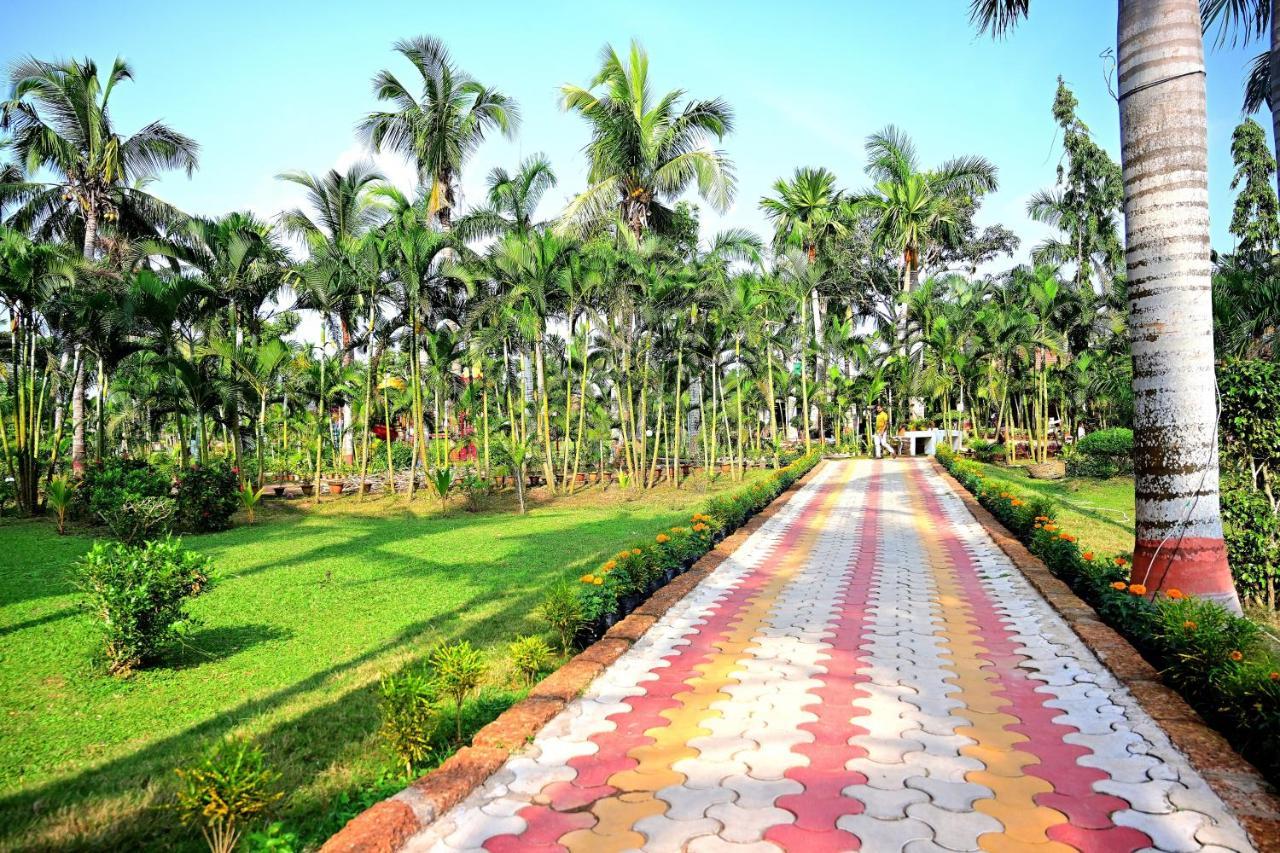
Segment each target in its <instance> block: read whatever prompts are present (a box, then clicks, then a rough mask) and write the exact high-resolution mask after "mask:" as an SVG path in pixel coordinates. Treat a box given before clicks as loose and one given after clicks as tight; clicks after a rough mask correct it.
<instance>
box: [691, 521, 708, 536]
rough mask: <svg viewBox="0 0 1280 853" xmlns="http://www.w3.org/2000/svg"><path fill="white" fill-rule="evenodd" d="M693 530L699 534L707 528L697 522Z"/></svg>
mask: <svg viewBox="0 0 1280 853" xmlns="http://www.w3.org/2000/svg"><path fill="white" fill-rule="evenodd" d="M693 529H694V530H696V531H698V532H699V533H701V532H703V531H704V530H706V529H707V526H706V525H705V524H703V523H702V522H701V521H699V522H698V523H697V524H695V525H694V526H693Z"/></svg>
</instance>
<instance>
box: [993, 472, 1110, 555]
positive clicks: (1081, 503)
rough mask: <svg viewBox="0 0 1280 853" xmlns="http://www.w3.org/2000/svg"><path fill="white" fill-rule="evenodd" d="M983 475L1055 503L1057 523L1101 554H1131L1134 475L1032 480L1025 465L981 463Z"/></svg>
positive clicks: (1085, 547) (1010, 488) (1023, 492)
mask: <svg viewBox="0 0 1280 853" xmlns="http://www.w3.org/2000/svg"><path fill="white" fill-rule="evenodd" d="M979 464H981V463H979ZM981 467H982V469H983V474H984V475H985V476H986V477H987V478H988V479H990V480H992V481H995V482H998V483H1000V484H1001V485H1002V486H1004V487H1006V488H1007V489H1008V490H1009V491H1011V492H1014V493H1016V494H1017V495H1018V496H1019V497H1023V498H1025V497H1032V496H1038V497H1045V498H1049V499H1051V500H1053V501H1054V502H1055V503H1056V504H1057V505H1058V524H1059V526H1061V527H1062V529H1063V530H1066V531H1069V532H1071V533H1073V534H1075V535H1076V536H1078V537H1079V539H1080V546H1081V548H1082V549H1083V550H1086V551H1087V550H1093V551H1094V552H1096V553H1097V554H1098V556H1100V557H1113V556H1115V555H1117V554H1132V553H1133V518H1134V515H1133V478H1132V477H1113V478H1112V479H1110V480H1094V479H1091V478H1088V477H1068V478H1067V479H1065V480H1033V479H1031V478H1030V477H1028V476H1027V472H1026V470H1025V468H1024V466H1021V465H1015V466H1013V467H1008V468H1006V467H1004V466H1002V465H986V464H981Z"/></svg>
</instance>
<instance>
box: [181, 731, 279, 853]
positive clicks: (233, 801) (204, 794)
mask: <svg viewBox="0 0 1280 853" xmlns="http://www.w3.org/2000/svg"><path fill="white" fill-rule="evenodd" d="M175 772H176V773H177V774H178V778H179V779H181V780H182V787H181V788H180V789H179V791H178V799H177V809H178V812H179V814H180V815H181V817H182V822H183V823H184V824H185V825H187V826H198V827H200V832H201V834H202V835H203V836H204V839H205V841H206V842H207V843H208V844H209V849H210V850H211V851H213V853H230V852H231V851H232V850H234V849H235V847H236V843H237V841H239V839H240V835H241V833H242V832H243V831H244V829H245V827H247V826H248V824H249V823H251V822H252V821H253V820H254V819H255V818H257V817H259V816H260V815H262V814H263V813H264V812H266V811H267V810H268V809H269V808H270V807H271V806H272V805H273V804H274V803H275V802H276V801H277V800H279V799H280V798H281V797H283V796H284V794H283V792H281V791H279V790H277V789H276V784H277V782H278V781H279V779H280V774H279V773H276V772H275V771H273V770H271V769H269V768H268V767H267V766H266V762H265V761H264V760H263V755H262V750H261V749H259V748H258V747H256V746H254V745H252V744H250V743H249V742H247V741H244V740H227V741H223V742H221V743H219V744H217V745H216V746H214V747H213V748H212V749H210V750H209V751H208V752H207V753H205V755H204V757H203V758H202V759H201V761H200V763H199V764H196V765H195V766H193V767H188V768H184V769H180V770H177V771H175Z"/></svg>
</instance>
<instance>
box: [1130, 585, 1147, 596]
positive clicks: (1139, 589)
mask: <svg viewBox="0 0 1280 853" xmlns="http://www.w3.org/2000/svg"><path fill="white" fill-rule="evenodd" d="M1129 592H1131V593H1133V594H1134V595H1146V594H1147V588H1146V587H1145V586H1143V585H1142V584H1140V583H1131V584H1129Z"/></svg>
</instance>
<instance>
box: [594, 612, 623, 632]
mask: <svg viewBox="0 0 1280 853" xmlns="http://www.w3.org/2000/svg"><path fill="white" fill-rule="evenodd" d="M624 616H626V613H624V612H623V610H622V606H621V605H619V606H618V609H617V610H615V611H613V612H612V613H606V614H605V615H604V616H601V617H600V618H601V624H602V625H603V626H604V628H603V630H601V631H600V633H601V634H604V632H605V631H608V630H609V629H610V628H612V627H613V626H614V625H617V624H618V623H619V622H621V621H622V618H623V617H624Z"/></svg>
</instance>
